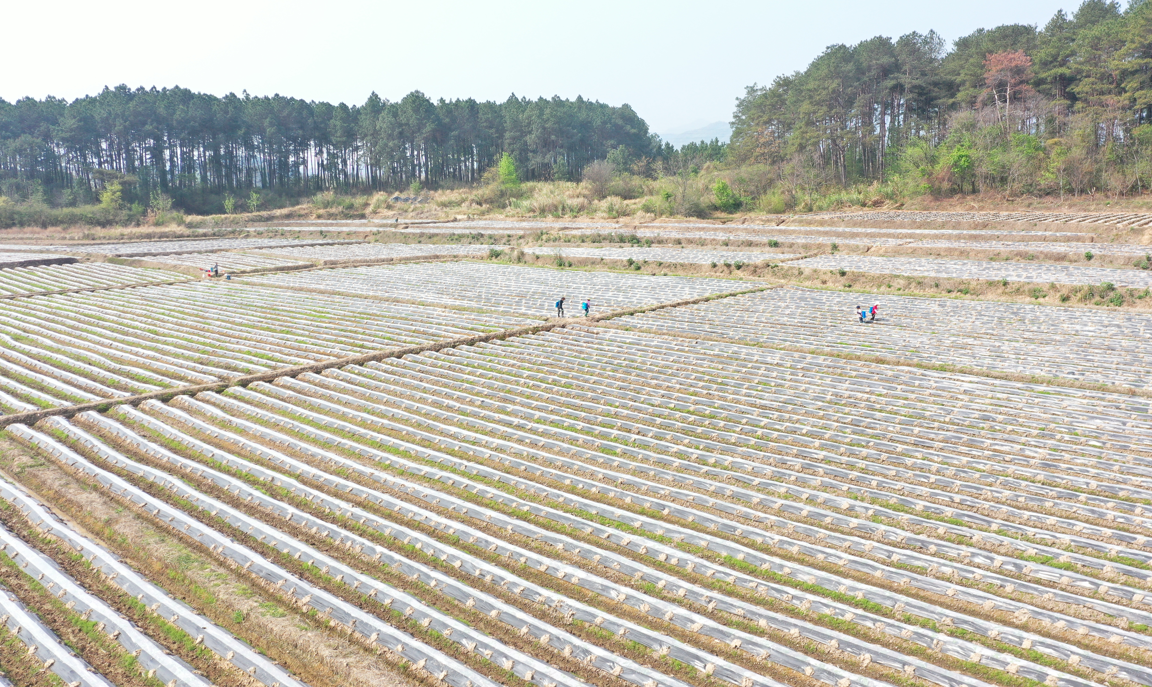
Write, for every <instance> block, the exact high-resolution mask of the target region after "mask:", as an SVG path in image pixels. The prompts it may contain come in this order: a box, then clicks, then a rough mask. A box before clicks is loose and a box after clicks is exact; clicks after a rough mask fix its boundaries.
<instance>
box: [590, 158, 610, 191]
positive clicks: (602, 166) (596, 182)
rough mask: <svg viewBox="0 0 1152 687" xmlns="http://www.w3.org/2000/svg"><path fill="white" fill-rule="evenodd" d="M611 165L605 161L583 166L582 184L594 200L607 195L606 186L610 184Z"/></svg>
mask: <svg viewBox="0 0 1152 687" xmlns="http://www.w3.org/2000/svg"><path fill="white" fill-rule="evenodd" d="M612 171H613V167H612V163H610V162H608V161H607V160H596V161H595V162H589V163H588V164H586V165H584V175H583V178H584V183H585V184H587V185H588V190H589V191H591V192H592V196H593V197H594V198H603V197H604V196H606V195H608V185H609V184H611V183H612Z"/></svg>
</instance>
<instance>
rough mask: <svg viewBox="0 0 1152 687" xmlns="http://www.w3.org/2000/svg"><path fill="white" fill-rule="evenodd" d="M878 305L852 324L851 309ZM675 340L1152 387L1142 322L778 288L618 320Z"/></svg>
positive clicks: (1147, 319) (1151, 326)
mask: <svg viewBox="0 0 1152 687" xmlns="http://www.w3.org/2000/svg"><path fill="white" fill-rule="evenodd" d="M873 304H878V305H879V310H878V312H879V314H878V315H877V318H876V321H875V322H870V323H864V324H861V323H860V321H859V319H858V318H857V317H856V314H855V312H856V306H858V305H859V306H863V307H865V308H868V307H870V306H872V305H873ZM613 324H614V325H616V326H620V327H629V328H634V329H638V330H643V331H651V332H664V333H671V334H675V335H677V336H690V337H709V338H716V339H727V340H731V341H740V342H744V343H749V344H754V345H758V346H769V347H771V346H780V347H792V348H800V349H804V350H819V351H825V352H836V353H849V354H859V355H869V356H887V357H891V358H899V359H902V360H911V361H916V362H917V363H920V364H924V365H948V366H951V367H954V368H980V369H984V370H992V371H997V372H1008V373H1016V374H1021V375H1029V376H1032V375H1039V376H1044V377H1066V378H1069V379H1077V380H1082V381H1088V382H1095V383H1100V384H1121V385H1126V386H1133V387H1136V388H1141V389H1145V388H1152V355H1150V354H1149V352H1148V347H1147V338H1148V335H1149V332H1150V331H1152V316H1149V315H1137V314H1131V315H1129V314H1117V313H1106V312H1100V311H1093V312H1079V311H1078V312H1076V313H1075V314H1074V315H1072V314H1070V313H1069V311H1068V310H1067V309H1063V308H1053V307H1049V306H1042V305H1025V304H1017V303H988V302H980V301H952V300H947V299H941V298H914V297H910V296H894V295H876V294H856V293H839V292H835V291H816V290H811V289H798V288H779V289H771V290H769V291H762V292H759V293H751V294H745V295H742V296H736V297H733V298H726V299H723V300H720V301H714V302H711V303H702V304H698V305H690V306H685V307H683V308H675V309H669V310H660V311H655V312H650V313H643V314H639V315H633V316H630V317H622V318H619V319H616V320H613Z"/></svg>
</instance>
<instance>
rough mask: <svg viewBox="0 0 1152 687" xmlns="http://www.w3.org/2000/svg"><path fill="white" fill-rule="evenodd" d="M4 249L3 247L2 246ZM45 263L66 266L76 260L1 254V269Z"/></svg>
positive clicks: (51, 255) (47, 255) (44, 254)
mask: <svg viewBox="0 0 1152 687" xmlns="http://www.w3.org/2000/svg"><path fill="white" fill-rule="evenodd" d="M0 247H2V246H0ZM43 261H50V262H49V263H47V264H65V263H69V262H76V259H75V258H65V257H61V256H59V255H54V254H52V253H19V252H16V253H7V252H0V269H7V268H10V267H22V266H24V265H28V264H37V263H41V262H43Z"/></svg>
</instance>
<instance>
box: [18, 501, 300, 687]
mask: <svg viewBox="0 0 1152 687" xmlns="http://www.w3.org/2000/svg"><path fill="white" fill-rule="evenodd" d="M0 499H3V500H5V501H7V502H8V503H9V504H11V505H12V506H13V507H15V508H16V509H18V510H19V511H20V512H21V513H23V514H24V517H25V518H27V519H28V520H29V521H30V522H31V523H32V524H33V525H35V526H37V527H38V528H39V529H40V530H41V531H42V532H44V533H45V534H50V535H52V536H54V537H56V538H57V539H59V540H60V541H62V542H64V543H66V544H68V545H69V546H71V547H72V548H73V549H74V550H75V551H76V552H77V553H79V554H80V555H82V556H84V557H85V558H86V559H87V560H88V562H89V564H90V565H92V566H93V567H94V568H95V569H97V570H99V571H101V572H103V573H104V574H105V575H107V576H108V579H109V580H110V581H111V582H112V584H115V585H116V586H118V587H120V588H121V589H123V590H124V591H125V592H127V593H128V594H129V595H131V596H132V597H135V598H136V599H138V600H139V601H140V603H142V604H144V605H145V606H147V607H148V608H149V610H151V611H152V612H153V613H156V614H158V615H159V616H161V617H162V618H164V619H165V620H167V621H168V622H170V623H173V624H174V625H176V626H177V627H179V628H180V629H182V630H184V631H185V632H187V633H188V635H189V636H190V637H192V638H194V639H195V640H196V641H197V643H199V644H201V645H203V646H204V647H206V648H208V649H210V650H211V651H212V652H213V653H215V654H216V655H217V656H219V657H220V658H221V659H223V660H225V661H228V662H229V663H231V664H232V665H234V666H236V667H237V668H239V669H240V670H242V671H244V672H245V673H247V674H248V675H250V676H252V677H253V678H254V679H256V680H257V681H259V682H260V683H261V684H263V685H266V686H267V687H302V686H303V683H301V682H299V681H298V680H296V679H295V678H293V677H292V676H291V675H289V674H288V673H287V672H286V671H285V670H284V669H283V668H281V667H280V666H278V665H276V664H275V663H274V662H272V661H271V660H269V659H268V658H267V657H266V656H264V655H263V654H261V653H259V652H257V651H255V650H254V649H253V648H252V647H250V646H249V645H248V644H247V643H245V642H243V641H241V640H238V639H236V638H235V637H234V636H232V634H231V633H230V632H228V631H227V630H224V629H223V628H221V627H220V626H219V625H217V624H216V623H214V622H212V621H211V620H209V619H207V618H205V617H204V616H202V615H200V614H199V613H197V612H196V611H195V610H193V609H192V607H191V606H189V605H187V604H185V603H183V602H181V601H179V600H177V599H174V598H172V597H171V596H170V595H169V594H168V593H167V592H165V591H164V590H162V589H160V588H159V587H157V586H156V585H155V584H153V583H152V582H150V581H149V580H148V579H147V578H145V577H144V576H142V575H140V573H138V572H136V571H135V570H133V569H132V568H130V567H128V566H127V565H125V564H123V563H121V562H120V561H119V560H118V559H117V558H116V556H114V555H113V554H112V553H111V552H110V551H108V550H107V549H105V548H104V547H103V546H101V545H100V544H97V543H96V542H94V541H92V540H91V539H89V538H87V537H85V536H83V535H81V534H80V533H79V532H77V531H76V530H74V529H72V528H71V527H69V526H67V525H66V524H64V523H63V522H61V521H60V520H59V519H58V518H57V517H55V516H54V515H53V514H51V513H50V512H48V510H47V509H46V508H44V506H43V505H42V504H40V503H39V502H38V501H36V499H34V498H33V497H32V496H30V495H29V494H28V493H27V492H25V491H24V490H23V489H22V488H20V487H18V486H16V485H13V484H10V483H8V482H5V481H3V480H0Z"/></svg>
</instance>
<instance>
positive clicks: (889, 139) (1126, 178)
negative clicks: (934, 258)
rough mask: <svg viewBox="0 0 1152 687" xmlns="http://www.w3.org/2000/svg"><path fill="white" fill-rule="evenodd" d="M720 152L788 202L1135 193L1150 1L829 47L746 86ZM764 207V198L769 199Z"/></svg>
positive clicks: (1147, 123)
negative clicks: (870, 190) (766, 175)
mask: <svg viewBox="0 0 1152 687" xmlns="http://www.w3.org/2000/svg"><path fill="white" fill-rule="evenodd" d="M733 129H734V131H733V137H732V144H731V148H730V150H729V155H730V162H731V163H734V164H736V165H749V164H756V165H767V166H768V167H769V168H770V169H771V170H772V173H773V175H774V177H775V183H776V187H775V188H776V190H775V191H774V193H777V194H784V195H787V196H788V201H789V202H790V203H792V204H794V205H800V206H803V205H804V204H805V202H806V201H805V198H808V199H810V198H812V197H813V196H815V195H817V194H819V193H824V194H827V193H828V189H829V188H834V187H835V188H845V187H852V186H857V187H859V186H860V185H862V184H873V185H877V184H890V185H891V184H897V185H899V184H903V188H902V189H897V190H893V189H888V190H889V191H891V192H893V193H896V192H917V191H919V192H925V191H931V192H950V193H966V192H979V191H986V190H990V189H994V190H1003V191H1006V192H1008V193H1011V194H1016V193H1061V194H1062V193H1086V192H1093V191H1096V190H1098V191H1106V192H1109V193H1113V194H1128V193H1139V192H1141V191H1144V190H1147V189H1148V187H1149V185H1150V184H1152V0H1134V1H1133V2H1132V3H1131V4H1130V5H1129V6H1128V7H1127V8H1126V9H1121V7H1120V5H1119V4H1118V3H1116V2H1107V1H1105V0H1087V2H1084V3H1083V4H1082V5H1081V6H1080V8H1079V9H1078V10H1077V11H1076V12H1075V13H1074V14H1073V15H1071V16H1068V15H1066V14H1065V13H1064V12H1063V11H1060V12H1057V13H1056V15H1055V16H1054V17H1052V19H1051V21H1049V22H1048V23H1047V24H1046V25H1045V26H1044V27H1043V28H1042V29H1037V27H1034V26H1025V25H1018V24H1014V25H1006V26H999V27H996V28H994V29H991V30H984V29H981V30H979V31H976V32H975V33H973V34H971V35H968V36H965V37H963V38H960V39H959V40H957V41H955V43H954V44H953V45H952V47H951V50H947V49H946V47H945V43H944V41H943V40H942V39H941V37H940V36H939V35H937V34H936V33H935V32H931V31H930V32H928V33H926V34H920V33H910V34H907V35H905V36H901V37H900V38H899V39H897V40H895V41H893V40H891V39H889V38H886V37H882V36H878V37H876V38H872V39H870V40H867V41H864V42H862V43H859V44H857V45H854V46H847V45H833V46H831V47H829V48H828V49H827V50H825V51H824V53H823V54H821V55H820V56H819V57H817V58H816V59H815V60H814V61H813V62H812V63H811V64H810V65H808V67H807V69H805V70H804V71H802V72H796V73H794V74H789V75H784V76H780V77H777V78H776V79H775V80H774V81H773V82H772V84H771V85H769V86H759V85H753V86H751V87H749V88H748V89H747V92H746V94H745V96H744V97H743V98H742V99H741V100H740V101H739V103H738V106H737V108H736V112H735V114H734V121H733ZM776 201H777V202H779V198H777V199H776Z"/></svg>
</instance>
